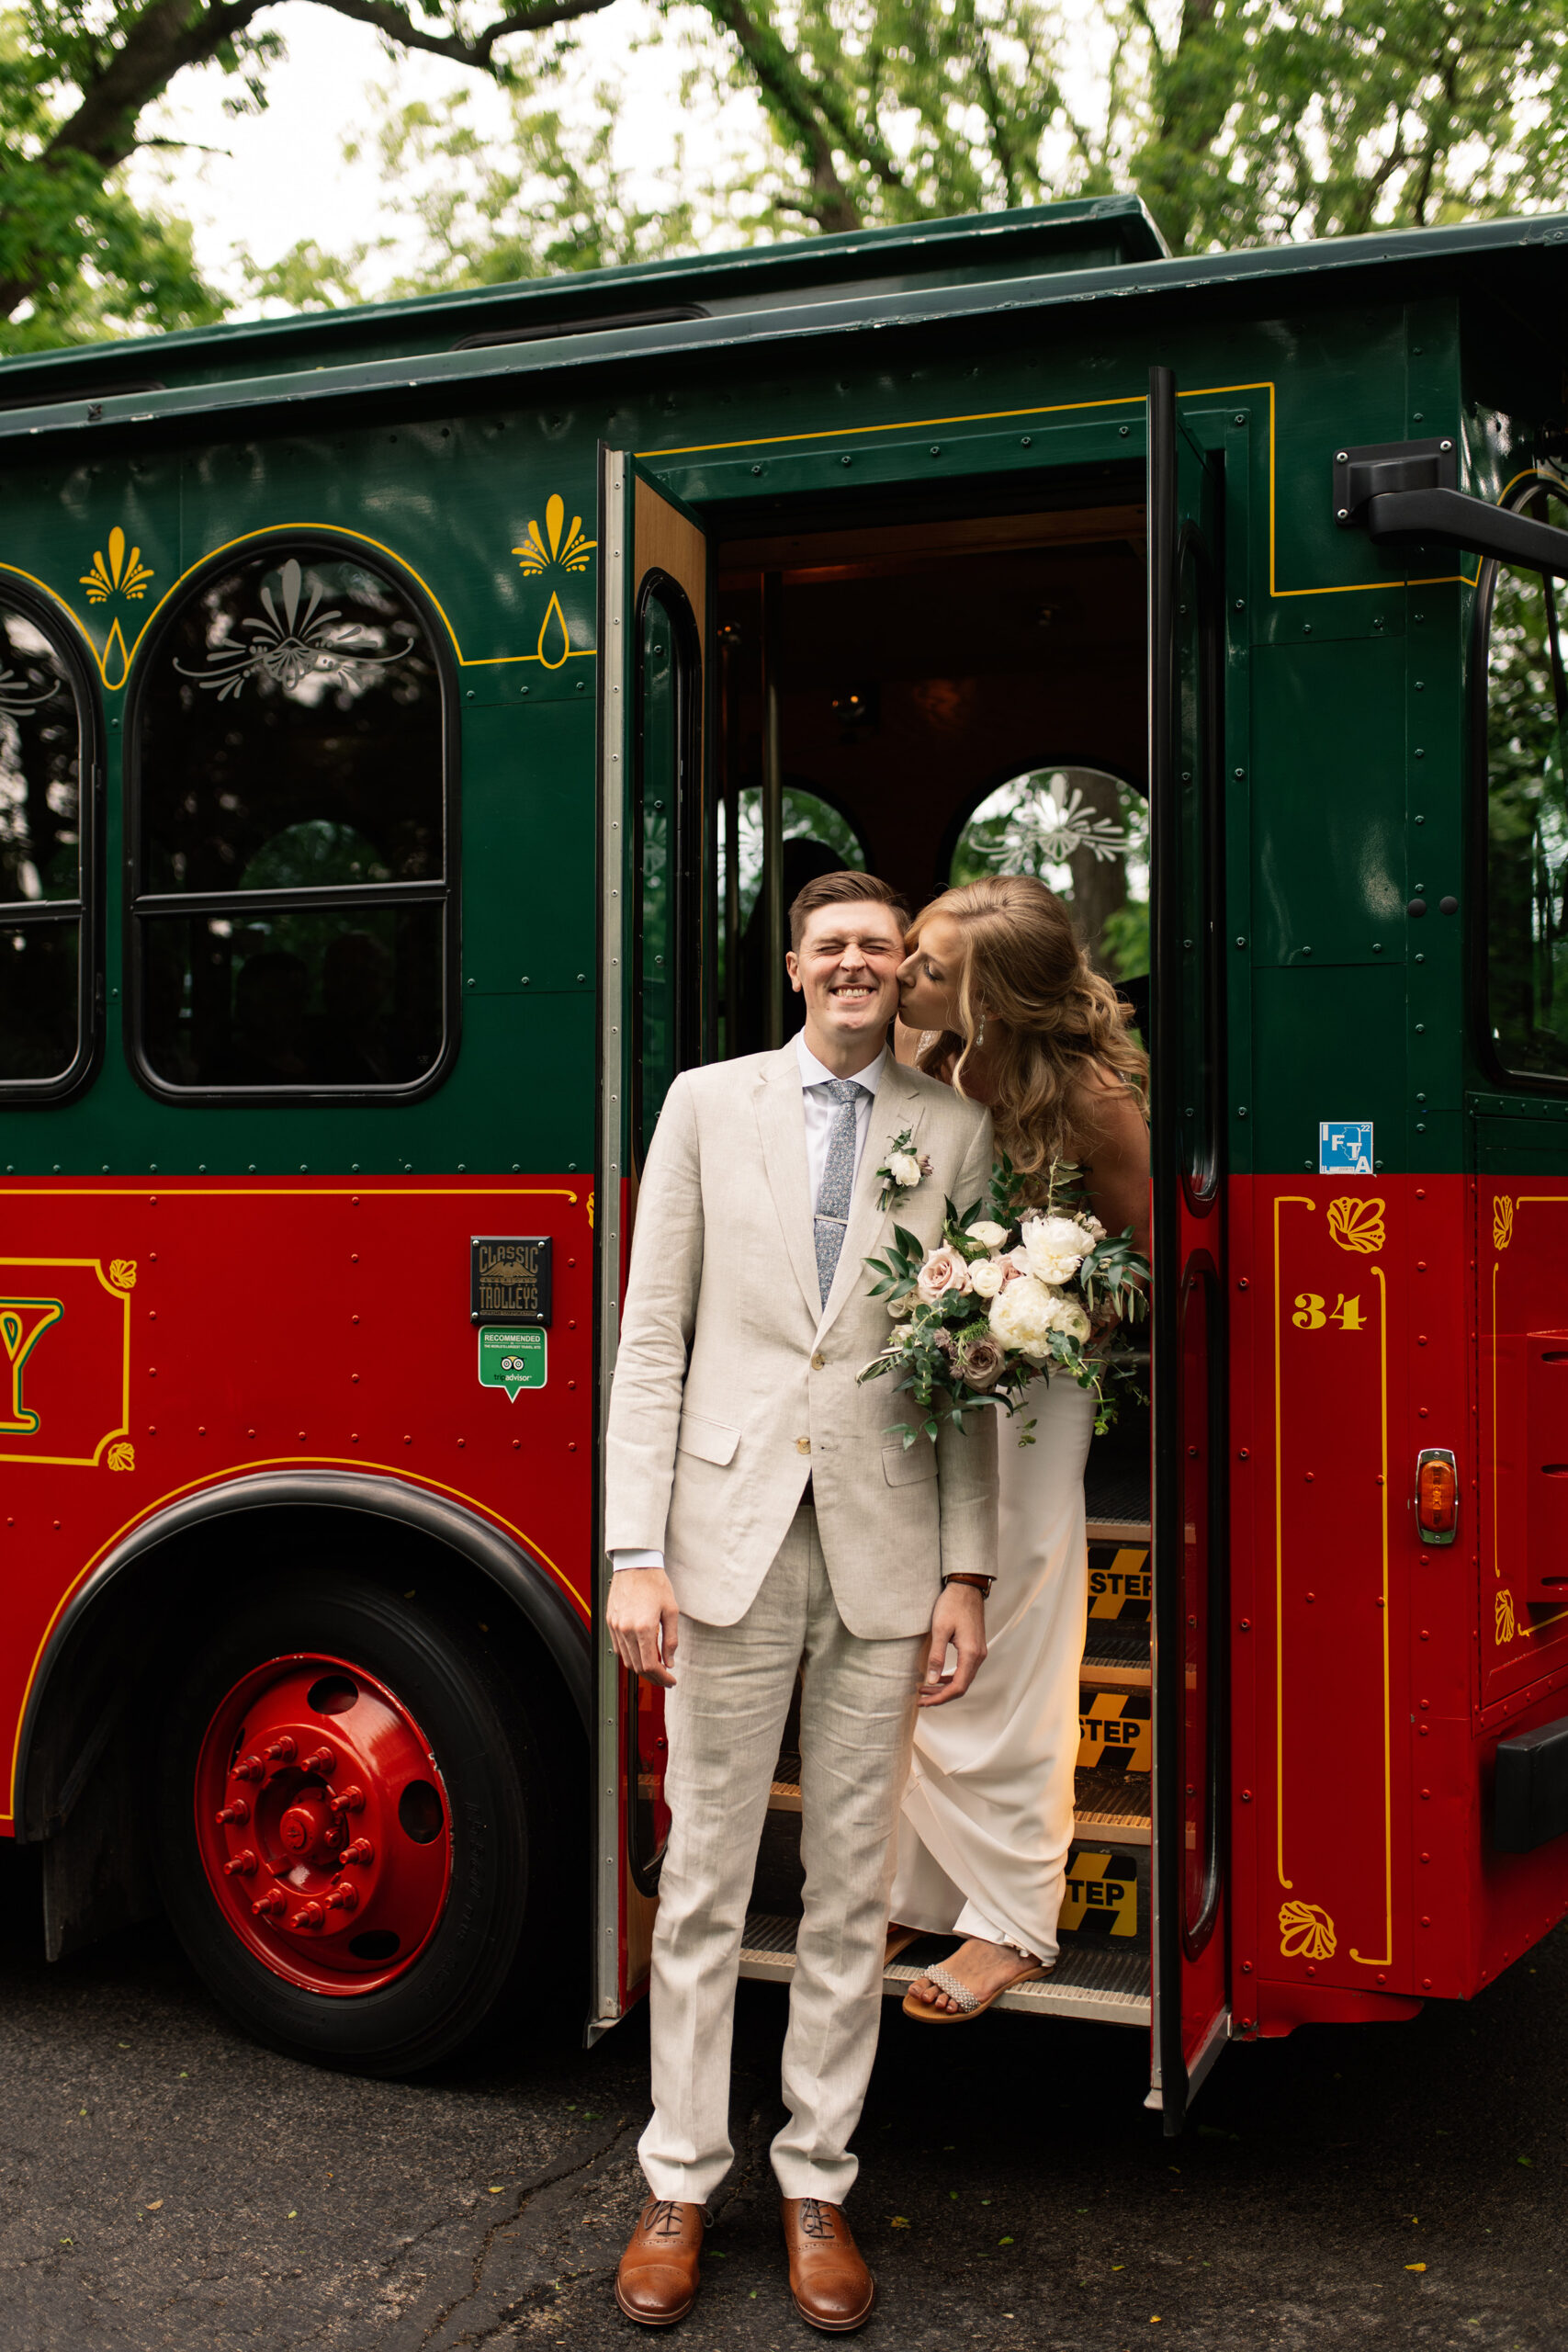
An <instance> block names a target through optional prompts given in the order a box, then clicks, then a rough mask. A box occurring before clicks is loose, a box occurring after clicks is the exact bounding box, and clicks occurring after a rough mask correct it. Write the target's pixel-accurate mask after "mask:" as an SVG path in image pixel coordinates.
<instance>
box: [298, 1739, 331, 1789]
mask: <svg viewBox="0 0 1568 2352" xmlns="http://www.w3.org/2000/svg"><path fill="white" fill-rule="evenodd" d="M299 1770H301V1771H302V1772H319V1773H320V1774H321V1778H322V1780H323V1781H330V1780H331V1779H332V1776H333V1773H334V1772H335V1771H336V1770H337V1758H336V1757H335V1756H334V1755H333V1752H332V1749H331V1748H330V1747H317V1748H313V1749H312V1750H311V1752H310V1755H309V1756H307V1757H306V1758H305V1761H304V1762H303V1764H301V1765H300V1767H299Z"/></svg>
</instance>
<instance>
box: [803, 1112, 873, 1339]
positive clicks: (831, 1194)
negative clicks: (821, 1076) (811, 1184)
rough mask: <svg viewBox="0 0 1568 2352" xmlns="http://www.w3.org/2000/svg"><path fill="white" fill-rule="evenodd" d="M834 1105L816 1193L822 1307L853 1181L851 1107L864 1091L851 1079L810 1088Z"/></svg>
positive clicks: (841, 1241) (835, 1266)
mask: <svg viewBox="0 0 1568 2352" xmlns="http://www.w3.org/2000/svg"><path fill="white" fill-rule="evenodd" d="M812 1091H813V1092H814V1093H817V1094H825V1095H826V1096H827V1097H828V1100H829V1102H830V1103H837V1105H838V1111H837V1114H836V1115H835V1117H834V1120H833V1128H832V1133H831V1134H830V1135H829V1138H828V1160H827V1165H826V1166H825V1167H824V1169H823V1170H822V1182H821V1186H820V1188H819V1190H818V1194H817V1222H816V1234H817V1279H818V1283H820V1285H821V1290H822V1304H823V1306H827V1304H828V1293H829V1291H830V1290H831V1289H832V1287H833V1276H834V1274H835V1273H836V1272H838V1267H839V1253H840V1250H842V1249H843V1246H844V1227H845V1226H846V1224H847V1223H848V1222H849V1215H850V1193H851V1191H852V1188H853V1185H854V1180H855V1104H856V1103H857V1102H858V1101H859V1100H860V1097H861V1096H862V1095H863V1093H864V1092H865V1091H866V1089H865V1088H864V1087H863V1086H857V1085H856V1084H855V1082H854V1080H853V1079H852V1078H829V1079H827V1080H824V1081H823V1082H822V1083H821V1084H820V1085H818V1086H816V1087H814V1088H813V1090H812Z"/></svg>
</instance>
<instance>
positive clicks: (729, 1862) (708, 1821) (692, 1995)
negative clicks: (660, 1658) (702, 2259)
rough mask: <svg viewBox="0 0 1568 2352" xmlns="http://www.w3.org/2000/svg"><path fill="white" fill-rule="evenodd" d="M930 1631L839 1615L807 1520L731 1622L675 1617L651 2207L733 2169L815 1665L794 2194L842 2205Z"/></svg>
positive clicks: (792, 2000)
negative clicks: (796, 1744) (856, 1630)
mask: <svg viewBox="0 0 1568 2352" xmlns="http://www.w3.org/2000/svg"><path fill="white" fill-rule="evenodd" d="M927 1646H928V1642H927V1636H926V1635H925V1634H916V1635H914V1636H913V1637H910V1636H908V1635H903V1636H900V1637H898V1638H896V1639H894V1640H891V1641H866V1640H863V1639H862V1638H861V1637H859V1636H858V1635H856V1634H852V1633H851V1632H850V1631H849V1629H848V1628H847V1627H846V1625H845V1624H844V1623H843V1621H842V1619H841V1618H840V1615H839V1611H838V1609H837V1607H836V1605H835V1603H834V1600H833V1591H832V1587H831V1585H830V1584H829V1579H828V1570H827V1566H826V1564H825V1563H824V1561H823V1557H822V1548H821V1545H820V1544H819V1543H818V1535H817V1518H816V1513H815V1512H814V1511H812V1510H798V1511H797V1512H796V1513H795V1519H794V1521H792V1523H791V1525H790V1529H789V1532H788V1533H787V1534H786V1536H785V1537H784V1543H783V1544H781V1545H780V1547H779V1550H778V1552H777V1554H776V1555H775V1556H774V1558H773V1563H772V1565H771V1566H770V1567H769V1569H768V1572H767V1574H766V1576H765V1577H763V1579H762V1584H761V1589H760V1590H759V1592H758V1594H757V1597H756V1599H755V1600H753V1601H752V1603H751V1606H750V1609H748V1611H746V1613H745V1615H744V1616H743V1617H742V1618H741V1619H740V1620H739V1623H736V1624H733V1625H705V1624H702V1623H698V1622H697V1621H696V1620H695V1619H694V1618H690V1617H685V1616H682V1619H681V1632H680V1643H679V1646H678V1649H677V1652H676V1657H675V1664H674V1673H675V1688H674V1689H673V1691H671V1692H670V1693H669V1696H668V1700H667V1702H666V1708H665V1724H666V1730H667V1734H668V1737H669V1741H670V1747H669V1751H668V1763H667V1770H666V1775H665V1790H666V1793H667V1797H668V1801H669V1805H670V1816H671V1819H670V1838H669V1843H668V1845H667V1847H666V1849H665V1856H664V1867H663V1870H662V1872H661V1873H660V1882H659V1916H658V1918H657V1920H656V1922H655V1925H654V1933H653V1966H652V1983H651V1985H650V1988H649V2045H650V2065H651V2072H652V2077H653V2114H652V2116H651V2118H650V2120H649V2125H648V2129H647V2130H646V2131H644V2133H643V2135H642V2139H641V2141H640V2143H638V2151H637V2153H638V2154H639V2155H640V2157H641V2159H642V2167H643V2171H644V2172H645V2173H646V2174H647V2176H648V2184H649V2188H650V2189H651V2190H652V2192H653V2194H654V2196H655V2197H670V2198H675V2199H680V2200H681V2201H682V2203H690V2204H695V2205H700V2204H704V2203H705V2201H706V2200H707V2199H708V2198H709V2197H710V2196H711V2195H712V2194H713V2192H714V2190H715V2189H716V2188H717V2187H718V2185H719V2183H720V2181H721V2180H723V2178H724V2177H725V2175H726V2173H727V2172H728V2170H729V2166H730V2164H731V2161H732V2159H733V2156H734V2149H733V2148H732V2146H731V2144H730V2139H729V2065H730V2041H731V2036H732V2032H733V2027H734V2017H735V1985H736V1978H737V1975H738V1973H739V1964H740V1938H741V1932H742V1929H743V1928H744V1927H745V1923H746V1907H747V1903H748V1900H749V1898H750V1892H751V1881H752V1877H753V1875H754V1872H755V1870H756V1862H757V1849H758V1846H759V1844H760V1842H761V1834H762V1824H763V1821H764V1819H765V1817H766V1815H767V1809H768V1797H769V1793H770V1791H771V1789H772V1785H773V1769H774V1766H775V1764H776V1763H777V1760H778V1753H779V1742H780V1739H781V1737H782V1736H783V1733H784V1721H785V1717H786V1716H787V1714H788V1713H789V1705H790V1700H791V1698H792V1696H793V1694H794V1691H795V1672H796V1668H801V1669H802V1690H801V1712H800V1758H801V1781H800V1797H801V1825H800V1833H801V1834H800V1849H801V1860H802V1861H803V1863H804V1865H805V1871H806V1891H805V1916H804V1917H803V1918H802V1920H801V1925H800V1935H799V1939H798V1941H797V1942H796V1945H795V1976H794V1979H793V1982H792V1984H791V1985H790V1996H789V2030H788V2032H787V2033H786V2035H785V2038H784V2065H783V2087H784V2105H785V2107H786V2108H787V2109H788V2110H789V2113H788V2120H787V2121H786V2122H785V2124H784V2128H783V2130H782V2131H780V2132H779V2134H778V2136H777V2137H776V2139H775V2140H774V2142H773V2171H774V2173H775V2175H776V2176H777V2178H778V2183H779V2188H780V2189H781V2191H782V2193H783V2194H784V2196H785V2197H819V2198H822V2199H825V2200H826V2201H827V2202H829V2203H830V2204H834V2205H837V2204H841V2203H842V2201H843V2199H844V2197H845V2196H846V2194H847V2193H848V2191H849V2189H850V2188H851V2187H852V2184H853V2181H854V2177H855V2174H856V2171H857V2170H858V2164H857V2160H856V2159H855V2158H854V2157H853V2156H852V2155H851V2154H849V2150H848V2143H849V2139H850V2136H851V2134H852V2131H854V2128H855V2126H856V2124H857V2123H858V2122H859V2120H860V2111H861V2107H862V2104H863V2100H864V2098H865V2090H866V2085H867V2083H868V2081H869V2080H870V2076H871V2067H872V2061H873V2059H874V2056H875V2054H876V2037H877V2031H878V2028H879V2026H880V2024H881V2013H882V1955H883V1948H884V1944H885V1941H886V1931H887V1900H888V1891H889V1888H890V1885H891V1883H892V1874H893V1862H894V1854H895V1849H894V1846H893V1842H892V1832H893V1828H894V1826H895V1823H896V1821H897V1815H898V1804H899V1800H900V1798H901V1797H902V1795H903V1792H904V1787H905V1782H906V1781H907V1779H908V1770H909V1754H910V1747H911V1743H912V1740H913V1736H914V1724H915V1702H916V1698H917V1695H918V1693H919V1687H920V1678H921V1675H922V1674H923V1672H924V1670H925V1661H926V1652H927Z"/></svg>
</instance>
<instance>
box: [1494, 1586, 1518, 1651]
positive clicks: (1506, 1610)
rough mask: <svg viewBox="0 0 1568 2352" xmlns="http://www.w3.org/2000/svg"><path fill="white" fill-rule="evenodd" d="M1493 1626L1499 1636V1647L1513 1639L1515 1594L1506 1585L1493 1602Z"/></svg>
mask: <svg viewBox="0 0 1568 2352" xmlns="http://www.w3.org/2000/svg"><path fill="white" fill-rule="evenodd" d="M1492 1628H1493V1631H1494V1633H1495V1634H1496V1636H1497V1646H1498V1648H1499V1649H1501V1648H1502V1647H1503V1645H1504V1644H1505V1643H1506V1642H1511V1641H1512V1640H1513V1638H1514V1596H1513V1594H1512V1593H1511V1592H1510V1591H1509V1590H1508V1588H1507V1586H1506V1585H1505V1586H1504V1587H1503V1589H1502V1591H1501V1592H1500V1593H1499V1594H1498V1595H1497V1598H1496V1600H1495V1601H1494V1602H1493V1604H1492Z"/></svg>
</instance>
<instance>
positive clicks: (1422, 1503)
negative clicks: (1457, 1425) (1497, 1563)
mask: <svg viewBox="0 0 1568 2352" xmlns="http://www.w3.org/2000/svg"><path fill="white" fill-rule="evenodd" d="M1416 1521H1417V1524H1418V1525H1419V1527H1420V1530H1421V1541H1422V1543H1423V1544H1451V1543H1452V1542H1453V1540H1454V1536H1455V1534H1456V1533H1457V1532H1458V1527H1459V1476H1458V1471H1457V1468H1456V1465H1455V1463H1454V1457H1453V1455H1452V1454H1451V1453H1450V1452H1449V1450H1448V1448H1447V1447H1446V1446H1440V1445H1429V1446H1426V1447H1424V1448H1423V1449H1422V1451H1421V1453H1419V1454H1418V1455H1417V1457H1416Z"/></svg>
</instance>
